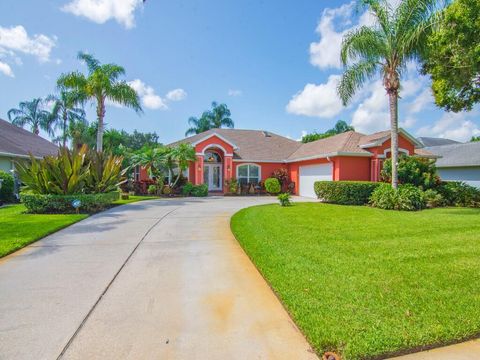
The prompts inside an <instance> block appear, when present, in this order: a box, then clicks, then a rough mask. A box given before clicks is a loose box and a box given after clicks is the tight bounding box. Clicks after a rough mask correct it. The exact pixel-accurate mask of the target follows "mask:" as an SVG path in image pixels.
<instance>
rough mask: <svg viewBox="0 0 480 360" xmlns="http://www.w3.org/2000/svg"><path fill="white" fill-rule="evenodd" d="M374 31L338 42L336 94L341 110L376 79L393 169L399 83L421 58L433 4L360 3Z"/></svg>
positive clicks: (425, 0)
mask: <svg viewBox="0 0 480 360" xmlns="http://www.w3.org/2000/svg"><path fill="white" fill-rule="evenodd" d="M360 3H361V4H362V5H364V6H366V7H367V8H368V10H369V11H370V13H371V14H372V15H373V17H374V20H375V25H373V26H365V25H364V26H360V27H359V28H357V29H354V30H352V31H350V32H348V33H347V34H346V35H345V36H344V38H343V42H342V48H341V61H342V63H343V65H344V66H345V70H344V73H343V76H342V78H341V80H340V83H339V84H338V88H337V91H338V94H339V96H340V98H341V99H342V102H343V104H344V105H346V104H347V103H348V102H349V101H350V100H351V99H352V98H353V96H354V95H355V93H356V92H357V90H358V89H359V88H360V87H361V86H362V85H363V84H364V83H365V82H366V81H367V80H369V79H371V78H373V77H375V76H377V75H378V74H381V76H382V80H383V86H384V87H385V90H386V92H387V95H388V99H389V108H390V127H391V154H392V162H393V164H397V162H398V98H399V93H400V79H401V75H402V73H403V72H404V71H405V69H406V66H407V63H408V62H409V61H412V60H415V59H417V58H418V57H419V55H420V54H421V53H423V52H424V50H425V48H426V45H427V41H426V39H427V37H428V36H429V35H430V34H431V33H432V31H433V28H434V24H435V22H436V21H437V18H438V7H439V2H438V0H404V1H401V2H400V3H399V4H398V6H397V7H395V8H394V7H393V6H392V5H390V2H389V1H388V0H362V1H361V2H360ZM391 181H392V187H393V188H397V186H398V173H397V166H396V165H394V166H392V176H391Z"/></svg>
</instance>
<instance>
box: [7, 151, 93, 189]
mask: <svg viewBox="0 0 480 360" xmlns="http://www.w3.org/2000/svg"><path fill="white" fill-rule="evenodd" d="M86 154H87V147H86V146H82V147H81V148H80V149H79V150H76V151H73V152H70V151H69V150H68V149H66V148H60V150H59V152H58V155H57V156H46V157H44V158H43V159H42V160H38V159H36V158H35V157H34V156H33V155H30V162H29V163H26V162H17V164H16V170H17V172H18V175H19V177H20V180H21V181H22V183H23V184H24V185H25V186H24V190H28V191H30V192H33V193H36V194H55V195H69V194H79V193H82V192H84V189H85V183H86V181H87V179H88V177H89V175H90V171H89V163H88V161H86Z"/></svg>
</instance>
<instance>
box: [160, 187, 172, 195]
mask: <svg viewBox="0 0 480 360" xmlns="http://www.w3.org/2000/svg"><path fill="white" fill-rule="evenodd" d="M162 194H164V195H171V194H172V188H171V187H170V186H169V185H165V186H164V187H163V189H162Z"/></svg>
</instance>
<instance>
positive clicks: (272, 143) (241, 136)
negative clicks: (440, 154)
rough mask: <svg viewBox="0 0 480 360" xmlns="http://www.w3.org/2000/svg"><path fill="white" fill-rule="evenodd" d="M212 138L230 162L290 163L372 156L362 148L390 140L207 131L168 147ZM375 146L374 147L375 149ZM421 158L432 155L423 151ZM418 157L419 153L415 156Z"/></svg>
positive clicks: (347, 135)
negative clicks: (230, 152)
mask: <svg viewBox="0 0 480 360" xmlns="http://www.w3.org/2000/svg"><path fill="white" fill-rule="evenodd" d="M400 132H401V133H402V134H403V135H404V136H405V137H407V138H408V139H410V140H411V141H412V142H413V143H414V144H415V145H418V144H419V142H418V141H417V140H416V139H415V138H414V137H412V136H411V135H410V134H408V133H407V132H406V131H404V130H401V131H400ZM214 135H218V136H219V137H220V138H221V139H222V140H224V141H226V142H228V143H230V144H231V145H232V147H233V148H234V159H237V160H243V161H264V162H294V161H301V160H309V159H318V158H326V157H333V156H366V157H368V156H372V153H371V152H370V151H368V150H366V148H368V147H371V146H374V145H373V144H378V145H380V144H382V143H383V142H385V141H386V140H387V139H389V138H390V131H382V132H378V133H375V134H372V135H365V134H361V133H359V132H356V131H347V132H345V133H342V134H338V135H334V136H331V137H328V138H325V139H320V140H317V141H312V142H309V143H306V144H303V143H301V142H299V141H295V140H292V139H289V138H286V137H283V136H280V135H277V134H274V133H272V132H269V131H268V132H267V131H262V130H239V129H211V130H208V131H205V132H203V133H200V134H197V135H194V136H190V137H188V138H186V139H183V140H180V141H177V142H174V143H172V144H169V146H175V145H177V144H180V143H190V144H193V145H195V144H198V143H199V142H202V141H204V140H206V139H208V138H210V137H212V136H214ZM378 145H377V146H378ZM423 154H424V156H427V155H430V156H429V157H433V155H432V154H431V153H429V152H423ZM419 156H420V154H419Z"/></svg>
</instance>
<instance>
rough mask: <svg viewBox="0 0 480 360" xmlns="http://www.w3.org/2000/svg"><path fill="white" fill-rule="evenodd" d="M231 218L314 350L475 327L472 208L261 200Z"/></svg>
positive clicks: (379, 351) (415, 345)
mask: <svg viewBox="0 0 480 360" xmlns="http://www.w3.org/2000/svg"><path fill="white" fill-rule="evenodd" d="M231 226H232V230H233V232H234V234H235V236H236V237H237V239H238V241H239V242H240V244H241V245H242V246H243V248H244V249H245V251H246V252H247V254H248V255H249V256H250V258H251V259H252V261H253V262H254V263H255V264H256V266H257V267H258V269H259V270H260V272H261V273H262V274H263V275H264V276H265V278H266V279H267V280H268V281H269V282H270V284H271V286H272V287H273V289H274V290H275V291H276V293H277V294H278V296H279V297H280V298H281V300H282V301H283V303H284V304H285V306H286V308H287V309H288V311H289V312H290V314H291V315H292V317H293V318H294V320H295V321H296V323H297V325H298V326H299V327H300V328H301V329H302V331H303V332H304V334H305V335H306V336H307V338H308V340H309V341H310V343H311V344H312V346H313V347H314V348H315V349H316V351H317V352H318V353H320V354H321V353H323V352H325V351H327V350H334V351H337V352H339V353H341V354H342V355H343V356H344V358H345V359H363V358H371V357H381V356H386V355H388V354H390V355H391V354H393V353H396V352H403V351H409V350H413V349H419V347H422V346H433V345H439V344H444V343H449V342H455V341H460V340H463V339H467V338H470V337H474V336H478V335H479V334H480V209H464V208H444V209H434V210H425V211H421V212H395V211H384V210H379V209H374V208H369V207H355V206H338V205H328V204H319V203H297V204H295V205H294V206H292V207H287V208H282V207H280V206H279V205H266V206H256V207H252V208H248V209H244V210H241V211H240V212H238V213H237V214H235V215H234V216H233V218H232V223H231Z"/></svg>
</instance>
